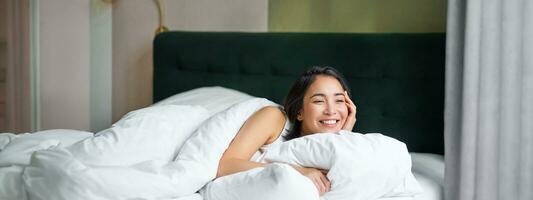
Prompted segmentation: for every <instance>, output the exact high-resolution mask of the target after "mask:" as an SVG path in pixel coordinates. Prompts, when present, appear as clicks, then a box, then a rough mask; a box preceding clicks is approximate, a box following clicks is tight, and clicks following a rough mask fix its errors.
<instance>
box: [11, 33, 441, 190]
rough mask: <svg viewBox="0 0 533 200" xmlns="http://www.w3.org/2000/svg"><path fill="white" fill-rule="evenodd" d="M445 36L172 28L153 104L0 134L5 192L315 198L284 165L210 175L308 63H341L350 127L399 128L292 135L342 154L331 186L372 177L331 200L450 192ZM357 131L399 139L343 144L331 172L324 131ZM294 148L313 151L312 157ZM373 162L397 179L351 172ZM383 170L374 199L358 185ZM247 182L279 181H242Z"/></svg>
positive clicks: (161, 46) (163, 45)
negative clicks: (92, 122)
mask: <svg viewBox="0 0 533 200" xmlns="http://www.w3.org/2000/svg"><path fill="white" fill-rule="evenodd" d="M444 39H445V36H444V35H443V34H430V33H428V34H336V33H229V32H167V33H162V34H160V35H158V36H157V37H156V39H155V40H154V80H153V81H154V84H153V86H154V88H153V91H154V92H153V94H154V96H153V100H154V104H153V105H151V106H148V107H146V108H142V109H139V110H135V111H132V112H130V113H128V114H126V115H125V116H123V117H122V118H121V119H120V120H119V121H118V122H116V123H115V124H113V125H112V126H111V127H109V128H108V129H105V130H103V131H100V132H98V133H89V132H85V131H78V130H46V131H40V132H36V133H32V134H19V135H15V134H10V133H2V134H0V179H1V180H2V184H1V185H0V199H178V200H202V199H205V200H217V199H231V200H239V199H243V200H244V199H250V198H222V197H223V196H224V195H230V196H226V197H231V195H234V194H232V192H228V191H244V192H247V193H248V194H249V195H252V197H254V198H255V197H257V198H259V199H282V200H283V199H287V200H289V199H306V200H308V199H309V200H311V199H318V195H314V193H313V191H316V188H314V186H313V185H309V182H310V181H309V180H307V179H306V178H305V177H304V178H302V176H301V175H300V174H298V173H297V172H296V173H295V170H294V169H293V168H292V167H289V166H288V165H285V164H281V163H277V164H272V165H269V166H268V167H266V168H256V169H254V170H249V171H246V172H242V173H238V174H234V175H230V176H226V177H222V178H218V179H215V180H214V181H213V179H214V177H215V175H216V171H217V167H218V161H219V160H220V157H221V155H222V153H223V152H224V151H225V149H226V148H227V146H228V145H229V142H231V140H232V139H233V137H234V136H235V134H236V132H238V130H239V129H240V127H241V126H242V124H243V123H244V121H246V119H247V118H248V117H249V116H250V115H251V114H253V113H254V112H255V111H257V110H258V109H260V108H261V107H264V106H268V105H276V104H280V103H282V101H283V98H284V95H285V93H287V89H288V87H289V86H290V85H291V84H292V81H294V79H295V77H297V76H298V75H299V74H300V73H301V72H302V71H303V70H304V69H306V68H308V67H310V66H312V65H329V66H334V67H336V68H337V69H339V70H340V71H341V72H343V73H344V74H345V75H346V78H347V79H348V81H349V83H350V86H351V89H352V94H353V99H354V101H355V103H356V104H357V106H358V122H357V124H356V126H355V127H354V132H359V133H373V132H379V133H382V134H383V135H387V136H390V137H385V136H382V135H379V134H359V133H351V132H347V133H346V134H344V133H343V134H341V133H339V134H338V136H337V135H334V134H326V135H324V134H322V135H321V134H317V135H314V136H313V135H312V136H306V137H302V138H298V139H295V140H291V141H289V142H286V143H284V144H282V145H289V144H296V145H298V144H301V142H300V143H299V142H298V140H300V141H301V140H305V139H309V140H311V139H316V138H317V137H323V138H324V140H318V139H316V141H319V142H323V143H320V144H324V145H315V146H321V147H317V148H326V149H322V150H320V149H318V150H317V151H316V152H319V153H320V154H321V155H322V154H323V155H326V157H325V159H324V158H323V159H322V160H329V161H327V162H332V163H326V164H327V165H330V166H329V167H328V168H327V169H330V172H329V173H328V178H330V180H331V181H332V183H333V184H334V183H335V182H336V183H342V181H346V179H343V178H345V177H348V178H353V177H361V175H363V176H365V177H366V178H367V179H354V180H356V181H355V182H354V181H352V180H348V183H350V184H340V187H336V189H332V191H331V192H329V194H340V193H338V191H341V189H342V190H345V189H347V190H346V191H347V193H343V194H351V195H348V196H344V197H342V198H339V197H340V196H336V198H325V197H324V198H322V199H361V200H366V199H380V200H385V199H387V200H413V199H415V200H438V199H442V195H443V194H442V187H443V177H444V164H443V155H442V154H443V119H442V116H443V99H444V97H443V94H444V92H443V90H444V77H443V76H444ZM213 132H216V133H217V134H212V133H213ZM354 137H357V138H360V139H361V140H359V139H358V140H350V141H358V142H359V141H364V139H365V138H367V137H369V138H370V137H374V138H381V139H386V141H388V142H390V144H394V145H396V146H395V148H392V146H391V147H390V148H389V147H387V148H383V149H389V150H390V151H382V153H383V154H384V156H382V157H381V156H380V157H379V158H376V157H374V156H373V155H374V154H369V155H366V157H365V155H362V156H361V157H358V156H359V154H344V155H342V156H344V157H340V156H339V158H342V159H340V160H341V161H343V160H344V161H345V162H344V163H341V164H344V166H343V167H342V168H335V167H336V166H339V165H338V164H339V162H335V159H329V157H328V156H327V155H328V154H324V153H323V152H327V151H330V150H331V149H335V148H338V146H337V145H336V144H338V143H334V142H329V143H328V141H331V140H334V139H335V140H341V141H346V140H345V139H349V138H354ZM332 138H333V139H332ZM387 138H388V139H387ZM392 138H396V139H398V140H400V141H402V142H403V143H402V142H399V141H397V140H395V139H392ZM383 141H385V140H383ZM404 143H405V144H404ZM303 144H305V143H303ZM361 144H362V143H361ZM328 145H329V146H328ZM394 145H393V146H394ZM339 147H342V145H339ZM274 149H275V148H274ZM297 149H300V151H303V152H304V154H302V156H303V157H305V156H310V155H313V154H314V153H312V152H311V151H306V149H304V148H297ZM378 149H381V148H378ZM407 150H409V151H410V152H407ZM350 153H351V152H350ZM329 155H331V154H329ZM406 155H407V156H406ZM267 156H269V154H267ZM275 156H276V154H272V153H271V154H270V157H275ZM402 156H403V158H404V159H403V160H399V159H398V158H400V157H402ZM281 157H282V158H283V156H281ZM287 157H290V156H287ZM355 158H357V159H355ZM359 158H366V159H367V160H365V162H361V163H364V165H363V164H358V165H353V164H352V163H353V162H358V161H359V160H358V159H359ZM380 159H381V160H380ZM395 159H396V160H398V161H402V163H403V164H402V165H397V164H396V163H397V162H396V161H394V160H395ZM309 160H311V161H312V160H313V158H312V156H311V158H309ZM346 160H347V161H346ZM374 160H380V162H374V163H373V161H374ZM352 161H353V162H352ZM367 161H368V164H367ZM405 161H408V163H406V162H405ZM372 163H373V164H374V165H370V164H372ZM376 163H384V165H383V166H382V167H379V168H383V169H387V170H388V171H384V170H383V171H375V172H391V173H393V174H391V176H390V177H394V178H395V179H394V180H393V179H392V178H391V179H389V178H387V177H389V176H386V174H383V175H382V174H380V173H372V174H367V173H363V172H360V171H358V170H345V169H348V168H350V169H354V168H352V167H354V166H358V167H360V166H366V167H367V168H372V167H375V166H380V165H375V164H376ZM398 163H399V162H398ZM400 167H401V170H400ZM361 169H363V168H361ZM376 170H377V169H376ZM380 170H381V169H380ZM400 171H401V172H402V173H400ZM335 172H337V173H335ZM339 172H340V173H339ZM358 173H359V174H358ZM330 174H333V175H331V176H330ZM335 174H336V175H335ZM252 175H262V176H263V177H261V176H252ZM381 176H383V177H384V179H379V178H381ZM258 177H259V178H258ZM287 177H291V178H287ZM409 178H411V179H409ZM415 178H416V179H415ZM373 179H376V180H386V181H385V182H384V183H383V184H382V185H383V186H387V187H388V189H386V191H385V189H384V188H380V187H373V188H377V189H376V191H378V190H383V191H384V192H383V193H379V195H378V194H377V193H375V194H376V195H377V196H375V197H372V198H370V197H369V198H365V197H363V196H357V195H358V194H359V193H358V192H355V193H354V191H357V190H358V189H359V190H361V189H362V188H365V187H366V186H367V185H372V184H373V182H372V181H373ZM235 180H238V181H235ZM367 180H368V182H366V181H367ZM412 180H415V181H414V182H413V181H412ZM232 181H233V183H232ZM243 181H244V182H243ZM246 181H248V182H246ZM249 181H252V182H253V181H256V182H258V184H263V185H264V184H266V185H265V187H266V188H269V189H268V190H264V189H262V188H265V187H262V188H260V189H261V190H257V187H250V186H249V185H248V186H247V184H243V183H250V182H249ZM350 181H351V182H350ZM221 183H226V184H229V186H231V187H228V185H224V184H222V185H221ZM351 183H353V185H352V184H351ZM217 184H218V185H217ZM232 184H237V186H238V187H233V186H234V185H232ZM269 184H270V185H269ZM357 184H359V185H357ZM337 185H339V184H337ZM220 186H222V187H220ZM281 186H283V187H281ZM389 186H390V187H389ZM411 186H417V187H411ZM247 187H248V188H247ZM280 187H281V188H280ZM420 187H421V189H422V190H420ZM243 188H246V190H243ZM302 188H303V189H302ZM332 188H334V187H332ZM339 188H340V189H339ZM217 189H218V190H217ZM235 189H237V190H235ZM371 189H372V188H371ZM197 191H200V193H196V192H197ZM213 191H214V192H213ZM217 191H218V192H217ZM294 191H300V192H299V193H298V192H294ZM301 191H305V192H301ZM420 191H422V193H418V192H420ZM335 192H337V193H335ZM233 193H235V192H233ZM360 193H361V194H363V193H365V191H363V192H360ZM367 193H370V194H374V193H373V192H367ZM302 194H303V195H311V196H305V197H304V196H301V195H302ZM414 194H416V196H413V195H414ZM269 195H270V197H269ZM291 195H293V196H291ZM294 195H296V196H294ZM298 195H300V196H298ZM402 195H403V196H402ZM246 197H250V196H246ZM307 197H309V198H307Z"/></svg>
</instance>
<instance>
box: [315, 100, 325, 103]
mask: <svg viewBox="0 0 533 200" xmlns="http://www.w3.org/2000/svg"><path fill="white" fill-rule="evenodd" d="M322 102H324V101H322V100H314V101H313V103H322Z"/></svg>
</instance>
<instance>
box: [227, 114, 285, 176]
mask: <svg viewBox="0 0 533 200" xmlns="http://www.w3.org/2000/svg"><path fill="white" fill-rule="evenodd" d="M284 125H285V115H284V114H283V112H281V110H280V109H279V108H277V107H273V106H267V107H264V108H262V109H260V110H259V111H257V112H256V113H254V114H253V115H252V116H251V117H250V118H248V120H246V122H245V123H244V125H243V126H242V127H241V129H240V130H239V132H238V133H237V135H236V136H235V138H234V139H233V141H232V142H231V144H230V145H229V147H228V149H226V152H224V155H222V158H221V159H220V163H219V165H218V173H217V177H221V176H226V175H230V174H233V173H237V172H241V171H245V170H249V169H252V168H256V167H262V166H264V165H265V164H263V163H258V162H253V161H250V158H251V157H252V155H253V154H254V153H255V152H256V151H257V150H259V148H260V147H261V146H263V145H264V144H268V143H271V142H273V141H274V140H276V139H277V138H278V136H279V134H280V133H281V132H282V131H283V128H284Z"/></svg>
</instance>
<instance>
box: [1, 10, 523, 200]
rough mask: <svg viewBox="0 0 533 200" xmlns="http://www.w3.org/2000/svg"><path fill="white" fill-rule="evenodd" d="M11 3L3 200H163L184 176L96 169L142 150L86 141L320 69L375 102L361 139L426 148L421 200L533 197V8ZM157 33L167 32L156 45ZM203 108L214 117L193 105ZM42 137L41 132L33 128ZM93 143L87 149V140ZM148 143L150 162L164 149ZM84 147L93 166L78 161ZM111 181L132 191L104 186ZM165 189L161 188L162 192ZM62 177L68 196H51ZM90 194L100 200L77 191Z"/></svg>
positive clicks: (277, 93)
mask: <svg viewBox="0 0 533 200" xmlns="http://www.w3.org/2000/svg"><path fill="white" fill-rule="evenodd" d="M158 1H159V2H161V3H162V4H161V3H158ZM44 2H46V3H44ZM0 3H1V4H2V6H0V15H2V14H3V15H6V16H3V17H2V20H0V21H1V22H0V82H1V81H5V82H6V84H5V85H2V83H0V87H1V88H0V132H2V134H0V176H1V177H2V180H3V181H4V182H5V183H6V184H0V199H27V198H29V197H30V196H39V195H43V196H47V195H48V197H50V198H44V199H77V197H80V196H86V197H87V198H88V199H90V198H89V197H94V198H107V199H118V198H125V197H132V198H135V197H138V196H135V195H139V196H142V195H146V196H144V197H146V198H147V199H150V198H149V197H153V198H156V197H154V196H151V195H163V194H161V193H160V192H161V191H163V190H165V191H166V192H168V193H165V194H170V193H174V194H175V192H176V191H175V188H176V185H173V184H174V183H176V181H177V182H178V183H179V184H183V182H180V181H179V180H174V179H172V180H173V181H174V182H172V181H168V180H169V179H165V177H163V179H160V178H161V176H154V174H153V173H151V172H157V174H158V175H162V174H165V173H164V172H169V170H164V169H168V168H165V167H170V168H172V166H161V165H160V164H161V163H158V162H146V163H142V164H140V165H134V167H131V168H130V167H125V168H120V167H119V168H120V169H117V168H113V167H109V166H106V167H108V168H105V167H104V168H105V169H103V168H99V167H101V166H97V167H94V168H93V167H89V166H88V165H87V163H90V162H93V161H98V162H101V163H98V162H97V165H98V164H103V165H111V164H112V163H118V164H120V162H123V161H125V160H127V159H131V160H129V161H139V160H136V159H138V158H139V157H142V156H139V157H137V158H136V157H135V156H131V155H129V154H127V155H124V154H118V155H119V156H117V154H114V153H113V150H117V149H112V148H111V149H107V150H108V151H99V152H100V153H102V152H104V154H89V153H86V152H83V150H84V146H83V145H84V144H87V143H91V142H94V143H98V141H96V140H100V142H104V143H105V142H110V140H107V139H102V138H106V137H92V136H93V133H97V132H98V133H102V134H103V135H107V136H110V137H108V138H112V137H113V136H117V134H118V135H121V133H126V132H127V131H122V130H124V129H126V128H127V127H126V126H130V127H134V128H139V127H138V126H139V125H140V124H141V123H136V121H135V120H142V119H140V118H137V117H138V115H141V114H142V113H145V111H146V112H148V114H149V111H153V110H158V109H160V108H167V107H157V106H153V107H152V106H151V105H152V104H153V103H155V102H159V103H161V101H160V100H163V101H162V102H163V103H165V102H166V103H167V104H175V105H176V106H178V107H177V108H176V109H178V108H179V109H183V110H182V111H187V112H190V113H194V114H191V116H190V117H191V119H193V118H194V119H198V120H200V119H204V118H205V117H206V115H204V114H205V112H207V113H208V116H212V114H214V113H220V112H218V111H222V110H225V109H227V108H229V105H230V104H231V105H233V104H235V102H241V101H243V102H244V100H243V99H247V98H250V96H249V95H254V96H262V97H263V96H264V97H268V98H269V99H272V100H273V101H275V102H277V103H280V101H282V99H283V94H284V93H285V92H286V91H285V90H286V87H284V86H286V85H287V84H289V83H290V80H291V79H293V78H294V77H295V76H297V74H298V73H299V72H301V71H302V70H303V69H305V68H306V67H308V65H315V64H319V65H332V66H334V67H338V68H339V69H340V70H341V71H342V72H343V73H346V74H348V75H347V76H348V78H349V79H350V83H351V84H352V90H353V91H354V92H355V94H356V95H355V96H354V98H355V100H356V103H357V104H360V105H361V107H360V108H358V109H360V110H359V114H360V115H361V116H359V117H360V118H358V124H357V125H356V127H355V131H360V132H382V133H384V134H387V135H391V136H393V137H396V138H399V139H401V140H402V141H405V143H406V144H407V146H408V147H409V149H410V150H413V151H414V152H410V156H411V159H412V173H413V175H414V176H415V177H416V179H417V180H418V183H419V184H420V186H421V187H422V188H423V190H424V193H423V194H422V195H419V196H415V198H414V199H415V200H442V199H447V200H497V199H517V200H530V199H533V191H532V190H531V188H532V187H533V170H531V169H533V157H531V155H533V144H532V143H531V141H533V139H532V136H533V134H532V133H533V123H531V121H532V120H533V104H530V103H529V102H533V68H532V67H533V60H532V59H533V57H532V56H529V55H532V54H533V39H532V38H531V37H530V36H531V35H533V24H532V23H531V20H529V19H532V18H533V1H529V0H513V1H508V0H494V1H482V0H470V1H462V0H438V1H427V0H407V1H396V0H379V1H375V0H332V1H323V0H309V1H306V3H302V2H301V1H299V0H253V1H250V0H232V1H231V3H228V1H212V0H179V1H174V0H152V1H146V0H127V1H126V0H115V1H113V0H89V1H85V0H78V1H63V0H47V1H39V0H0ZM3 5H5V6H3ZM159 5H164V9H159V8H158V6H159ZM161 8H163V7H161ZM1 9H7V11H5V12H3V11H2V10H1ZM3 19H6V20H5V21H4V20H3ZM162 25H164V27H166V28H167V29H168V30H169V31H157V30H166V29H165V28H162V27H163V26H162ZM64 27H68V28H64ZM159 27H161V28H159ZM156 28H157V29H156ZM154 32H156V33H157V32H163V33H161V34H158V35H157V37H155V38H154ZM3 33H5V35H2V34H3ZM3 38H4V39H3ZM2 41H5V42H4V44H5V45H4V47H2ZM254 46H260V47H261V48H254ZM333 47H335V48H333ZM2 48H4V50H2ZM315 50H316V51H315ZM338 51H342V52H341V53H339V52H338ZM6 52H7V53H6ZM2 63H4V64H2ZM2 65H4V66H2ZM2 67H5V69H6V70H5V72H2V69H1V68H2ZM2 73H4V75H2ZM2 76H4V78H2ZM176 77H179V78H176ZM265 82H266V83H268V84H264V83H265ZM215 85H216V86H215ZM204 86H208V87H204ZM212 86H215V87H212ZM230 88H233V89H237V90H238V91H237V90H233V89H230ZM191 89H193V90H191ZM376 91H378V92H376ZM2 93H4V94H6V95H5V96H2ZM246 93H247V94H246ZM2 99H5V100H6V101H5V105H4V107H3V108H2V101H1V100H2ZM202 99H216V100H217V101H214V102H217V103H215V104H210V103H209V101H205V100H202ZM192 105H199V106H200V107H194V106H193V107H188V106H192ZM236 105H240V104H236ZM167 106H168V105H167ZM179 106H184V107H179ZM170 107H172V106H170ZM202 107H204V108H206V109H207V110H208V111H205V109H202ZM143 108H146V109H143ZM179 109H178V110H179ZM163 110H164V111H172V110H173V109H167V110H165V109H163ZM228 110H229V109H228ZM131 111H136V112H131ZM174 111H175V110H174ZM196 111H197V112H196ZM215 111H216V112H215ZM225 111H226V110H225ZM2 112H4V114H2ZM130 112H131V113H130ZM128 113H130V114H128ZM223 113H225V112H222V114H223ZM166 114H169V112H167V113H166ZM171 114H172V113H170V115H171ZM174 114H176V113H174ZM170 115H169V116H170ZM2 116H5V118H4V119H2ZM172 116H174V117H176V118H177V119H178V118H179V119H182V118H184V117H186V116H184V115H179V114H178V115H172ZM158 119H159V120H158V121H156V122H154V123H152V122H153V121H150V123H146V124H145V125H146V126H147V127H150V128H153V129H152V131H153V130H158V131H161V132H162V134H169V135H168V136H169V137H174V136H176V134H171V133H172V131H170V130H173V129H172V128H176V127H175V126H173V124H172V122H169V121H168V120H164V119H160V118H158ZM2 121H3V122H2ZM6 122H7V123H6ZM137 122H138V121H137ZM418 122H424V123H418ZM2 123H3V124H4V125H5V126H4V127H2ZM157 123H167V124H166V125H168V126H156V124H157ZM113 124H115V125H116V126H114V127H112V128H110V129H106V128H107V127H110V126H111V125H113ZM204 127H206V126H204ZM59 129H61V130H59ZM185 129H187V130H188V131H189V132H188V133H184V134H183V135H181V136H188V135H187V134H191V133H190V130H189V129H194V127H192V124H191V125H189V126H186V127H185ZM113 131H115V132H113ZM137 131H138V133H142V132H143V131H149V130H146V129H142V128H140V129H137ZM181 131H182V132H187V131H186V130H181ZM3 132H10V133H3ZM30 132H31V133H36V134H23V133H30ZM110 132H113V133H110ZM13 133H15V134H13ZM195 133H196V132H195ZM129 136H130V137H123V136H120V137H115V138H118V139H119V140H118V142H122V143H123V144H125V145H124V147H126V148H132V150H134V151H133V152H135V151H137V150H139V147H142V146H143V144H144V145H148V143H138V142H131V141H132V140H136V139H138V140H137V141H151V142H156V143H160V144H161V145H153V144H152V146H157V147H163V146H165V145H171V143H170V142H169V141H164V140H153V141H152V140H149V139H153V138H145V137H142V136H143V135H142V134H132V135H129ZM87 138H89V139H87ZM98 138H99V139H98ZM156 139H157V138H156ZM80 140H83V141H84V142H85V143H77V142H78V141H80ZM13 141H15V142H13ZM128 141H129V142H131V143H128ZM179 141H181V140H179ZM174 142H178V141H174ZM75 143H77V145H73V144H75ZM128 144H129V145H128ZM150 144H151V143H150ZM172 145H177V144H174V143H173V144H172ZM97 146H98V145H88V146H85V147H97ZM102 146H105V145H102ZM178 146H179V145H178ZM145 147H146V146H145ZM49 148H50V149H55V150H57V151H47V150H46V149H49ZM146 148H147V149H149V150H143V151H138V152H136V153H138V155H149V154H156V153H158V152H160V151H158V150H161V149H157V148H153V147H152V148H148V147H146ZM193 149H194V148H193ZM74 150H77V151H78V152H77V153H76V154H75V155H77V156H78V157H76V156H74V157H72V155H74V154H72V152H74ZM121 150H122V151H123V150H124V149H118V151H119V152H120V151H121ZM167 150H168V149H167ZM219 150H220V149H219ZM34 152H35V154H34ZM199 152H200V151H199ZM214 152H215V151H213V152H209V151H206V152H202V153H206V155H207V154H209V153H214ZM54 153H55V154H54ZM84 153H85V154H84ZM106 153H107V154H106ZM115 153H116V152H115ZM166 155H167V156H168V155H169V154H166ZM444 155H446V157H444ZM106 156H107V157H106ZM113 156H117V157H120V158H123V159H114V158H115V157H113ZM93 157H95V158H97V159H96V160H91V158H93ZM215 157H216V156H215ZM32 158H33V159H35V160H34V161H33V163H31V162H30V161H31V159H32ZM60 158H69V159H60ZM84 159H85V160H84ZM99 159H102V160H105V161H102V160H99ZM82 160H83V162H82ZM41 161H42V162H41ZM211 161H212V160H211ZM215 161H216V159H215ZM84 162H86V163H84ZM43 163H44V164H43ZM41 164H43V165H41ZM93 164H94V163H93ZM122 164H123V163H122ZM130 164H131V163H130ZM445 164H446V168H444V165H445ZM47 166H48V167H50V168H47ZM62 166H71V168H61V167H62ZM54 167H56V169H62V170H53V169H54ZM174 167H175V166H174ZM178 167H179V166H178ZM211 167H212V166H211ZM198 168H202V166H199V167H198ZM49 169H52V170H51V171H53V173H51V172H50V170H49ZM80 169H86V171H85V172H87V173H82V172H81V171H79V170H80ZM142 169H148V170H145V171H143V170H142ZM276 169H278V170H279V168H276ZM121 170H125V171H121ZM128 170H129V171H128ZM269 170H274V168H269ZM170 171H175V170H170ZM178 171H179V170H178ZM274 171H275V170H274ZM30 172H35V173H33V175H35V174H41V175H42V177H44V178H45V179H48V180H52V181H50V182H57V183H58V184H57V185H55V184H50V182H39V181H40V180H45V179H34V176H31V175H32V173H30ZM138 172H140V173H141V174H143V175H146V176H144V178H146V179H144V180H145V181H138V182H135V181H133V182H131V181H130V182H128V183H127V184H125V183H124V182H120V181H121V180H123V179H120V178H114V177H117V176H120V175H121V174H122V175H126V174H127V175H131V176H130V177H132V178H133V177H135V178H139V177H138V176H136V175H139V174H138ZM159 172H161V173H159ZM282 172H283V170H282ZM132 173H133V174H132ZM444 174H446V178H444V177H445V176H444ZM23 175H25V177H24V179H23ZM165 175H167V174H165ZM186 175H191V174H186ZM76 178H80V179H78V180H76ZM166 178H168V177H166ZM445 179H446V180H445ZM101 180H106V181H108V182H109V183H112V184H116V185H115V186H116V187H115V188H112V189H109V187H104V186H102V187H92V186H95V185H94V184H93V183H94V182H99V181H101ZM77 181H79V182H77ZM84 181H86V182H84ZM91 181H94V182H91ZM115 181H116V182H115ZM156 182H157V183H158V184H161V185H157V184H155V186H154V184H149V183H156ZM405 182H406V185H409V184H407V182H408V181H405ZM29 183H35V184H34V185H32V184H29ZM60 183H62V184H64V187H61V188H55V191H57V192H52V193H50V192H48V191H54V190H52V189H51V188H49V187H53V186H58V187H59V186H60V185H61V184H60ZM131 183H137V184H131ZM145 183H146V184H145ZM84 186H85V187H86V188H85V189H87V190H84V191H86V192H87V193H86V195H85V194H83V195H82V194H80V193H77V192H79V191H82V190H78V189H79V187H84ZM128 186H131V187H129V188H128ZM157 186H161V187H157ZM165 186H167V187H165ZM411 186H412V185H411ZM184 187H188V186H187V185H185V186H184ZM72 188H73V189H72ZM99 188H103V189H106V188H107V189H109V190H108V191H106V192H103V190H99ZM25 189H28V190H25ZM401 189H403V190H404V192H405V191H409V187H404V188H400V190H401ZM411 189H412V188H411ZM251 191H252V190H251ZM278 191H281V190H278ZM134 192H138V193H134ZM257 192H261V191H257ZM411 192H412V191H411ZM400 193H401V192H400ZM61 195H63V196H61ZM91 195H92V196H91ZM106 195H111V196H106ZM128 195H133V196H128ZM402 195H405V194H402ZM60 196H61V197H60ZM104 196H105V197H104ZM157 198H160V197H159V196H158V197H157ZM185 199H187V200H189V197H185ZM192 199H194V200H201V199H202V196H200V195H197V194H195V196H190V200H192ZM391 199H392V198H391ZM400 199H402V200H405V198H399V199H398V200H400ZM407 199H413V198H407ZM180 200H183V199H180ZM394 200H396V198H394Z"/></svg>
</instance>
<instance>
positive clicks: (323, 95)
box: [309, 93, 326, 98]
mask: <svg viewBox="0 0 533 200" xmlns="http://www.w3.org/2000/svg"><path fill="white" fill-rule="evenodd" d="M316 96H321V97H326V95H325V94H323V93H315V94H313V95H311V97H309V98H313V97H316Z"/></svg>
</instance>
